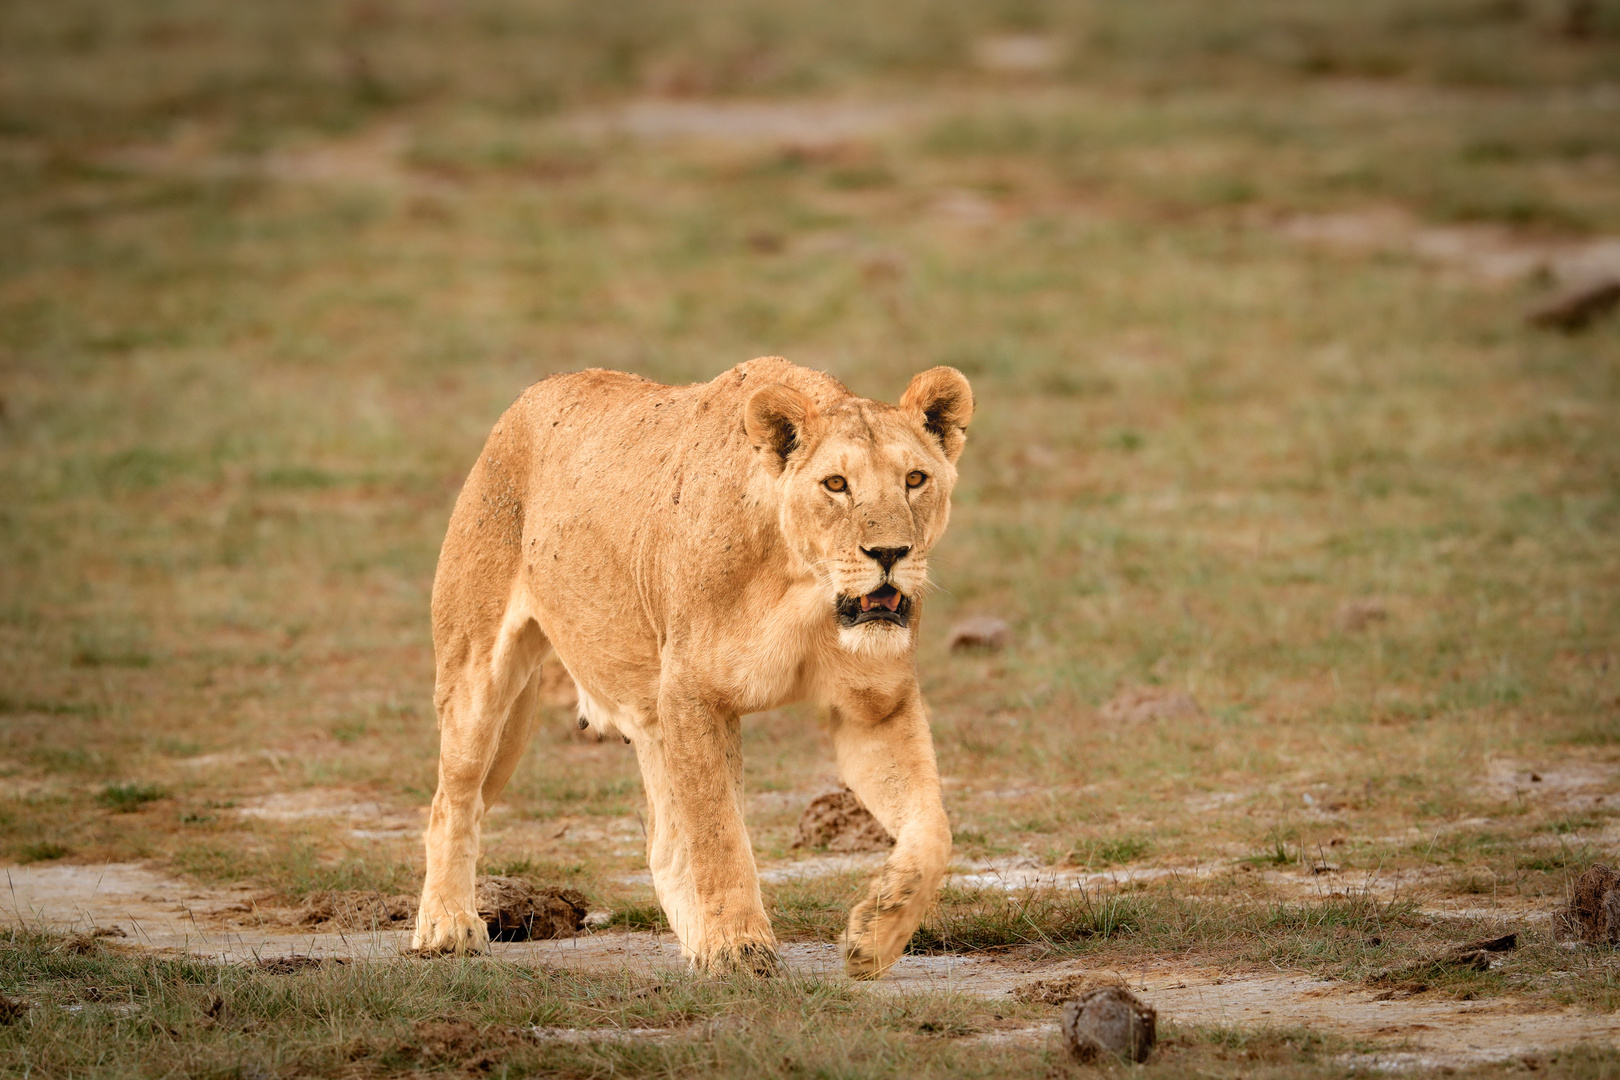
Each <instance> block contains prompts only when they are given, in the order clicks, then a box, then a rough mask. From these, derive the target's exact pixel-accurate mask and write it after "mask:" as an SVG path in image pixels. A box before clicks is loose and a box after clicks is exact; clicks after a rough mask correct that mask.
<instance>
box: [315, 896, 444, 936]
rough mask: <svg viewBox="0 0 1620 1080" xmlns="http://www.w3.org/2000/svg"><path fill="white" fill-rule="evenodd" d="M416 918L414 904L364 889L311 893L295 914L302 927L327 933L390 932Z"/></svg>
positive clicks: (412, 900) (409, 898) (408, 898)
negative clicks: (336, 931)
mask: <svg viewBox="0 0 1620 1080" xmlns="http://www.w3.org/2000/svg"><path fill="white" fill-rule="evenodd" d="M414 918H416V900H415V898H414V897H410V896H404V895H392V896H385V895H384V894H382V893H380V892H374V891H368V890H365V889H325V890H322V891H321V892H315V893H310V894H309V898H308V899H307V900H305V901H304V906H303V908H302V910H300V911H299V913H298V923H299V925H301V926H316V927H321V928H323V929H326V930H390V929H397V928H398V927H400V926H401V925H403V924H406V923H409V922H410V921H411V920H412V919H414Z"/></svg>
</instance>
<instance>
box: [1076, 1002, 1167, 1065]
mask: <svg viewBox="0 0 1620 1080" xmlns="http://www.w3.org/2000/svg"><path fill="white" fill-rule="evenodd" d="M1158 1017H1159V1014H1158V1012H1157V1011H1156V1010H1155V1009H1154V1008H1153V1006H1151V1005H1148V1004H1146V1003H1145V1002H1143V1001H1142V999H1141V998H1139V997H1137V996H1136V995H1135V994H1133V993H1131V992H1130V991H1129V990H1127V989H1125V988H1124V987H1123V986H1102V987H1098V988H1097V989H1095V990H1088V991H1086V992H1085V993H1084V994H1081V995H1080V996H1079V997H1078V998H1076V999H1075V1000H1073V1001H1071V1002H1069V1003H1068V1004H1067V1005H1065V1006H1063V1020H1062V1023H1061V1027H1062V1029H1063V1038H1064V1041H1065V1042H1066V1043H1068V1046H1069V1054H1070V1056H1072V1057H1073V1058H1074V1059H1075V1060H1076V1061H1078V1062H1080V1063H1081V1064H1088V1063H1091V1062H1096V1061H1101V1060H1106V1059H1107V1058H1108V1057H1115V1058H1120V1059H1123V1060H1125V1061H1134V1062H1137V1063H1141V1062H1144V1061H1146V1060H1147V1058H1148V1055H1149V1054H1151V1053H1152V1052H1153V1044H1154V1042H1155V1041H1156V1039H1157V1037H1158V1036H1157V1030H1156V1029H1157V1026H1158Z"/></svg>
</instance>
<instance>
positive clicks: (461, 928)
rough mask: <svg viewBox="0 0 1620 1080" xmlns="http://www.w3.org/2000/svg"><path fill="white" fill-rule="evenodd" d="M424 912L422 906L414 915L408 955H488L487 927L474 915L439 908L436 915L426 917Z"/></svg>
mask: <svg viewBox="0 0 1620 1080" xmlns="http://www.w3.org/2000/svg"><path fill="white" fill-rule="evenodd" d="M428 910H429V909H428V906H427V905H425V904H424V905H423V906H422V908H421V909H420V910H419V911H418V912H417V915H416V933H415V934H414V935H412V937H411V949H412V951H414V952H418V953H421V954H423V955H425V956H437V955H440V954H442V953H455V954H457V955H461V954H463V953H487V952H489V927H487V926H485V925H484V920H483V919H481V918H479V917H478V915H477V914H475V913H474V914H469V913H468V912H466V911H464V910H462V911H455V910H445V908H444V906H443V905H440V911H439V915H438V916H437V917H430V916H429V914H428Z"/></svg>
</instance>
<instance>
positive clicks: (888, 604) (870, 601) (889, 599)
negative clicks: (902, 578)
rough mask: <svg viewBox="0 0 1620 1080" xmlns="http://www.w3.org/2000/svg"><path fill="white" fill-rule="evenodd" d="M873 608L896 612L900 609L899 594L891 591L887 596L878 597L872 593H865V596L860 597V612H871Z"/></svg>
mask: <svg viewBox="0 0 1620 1080" xmlns="http://www.w3.org/2000/svg"><path fill="white" fill-rule="evenodd" d="M874 607H881V608H888V609H889V610H890V611H896V610H898V609H899V607H900V594H899V593H898V592H895V591H893V590H891V591H890V592H889V594H888V595H887V596H878V595H876V594H874V593H867V594H866V595H865V596H863V597H861V610H862V611H871V610H872V609H873V608H874Z"/></svg>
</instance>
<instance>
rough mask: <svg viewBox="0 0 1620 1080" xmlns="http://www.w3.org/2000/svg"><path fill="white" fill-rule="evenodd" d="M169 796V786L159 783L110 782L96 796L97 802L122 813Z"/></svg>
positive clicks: (130, 811)
mask: <svg viewBox="0 0 1620 1080" xmlns="http://www.w3.org/2000/svg"><path fill="white" fill-rule="evenodd" d="M168 797H169V791H168V789H167V788H165V787H162V786H160V785H158V784H140V783H136V784H108V785H107V786H106V787H104V788H102V789H101V794H99V795H97V796H96V802H98V803H100V804H101V805H102V806H105V807H106V808H107V809H109V810H115V811H117V812H118V813H120V814H128V813H132V812H134V811H136V810H139V809H140V808H141V807H143V806H145V805H146V804H147V803H151V802H157V801H158V800H159V799H166V798H168Z"/></svg>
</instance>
